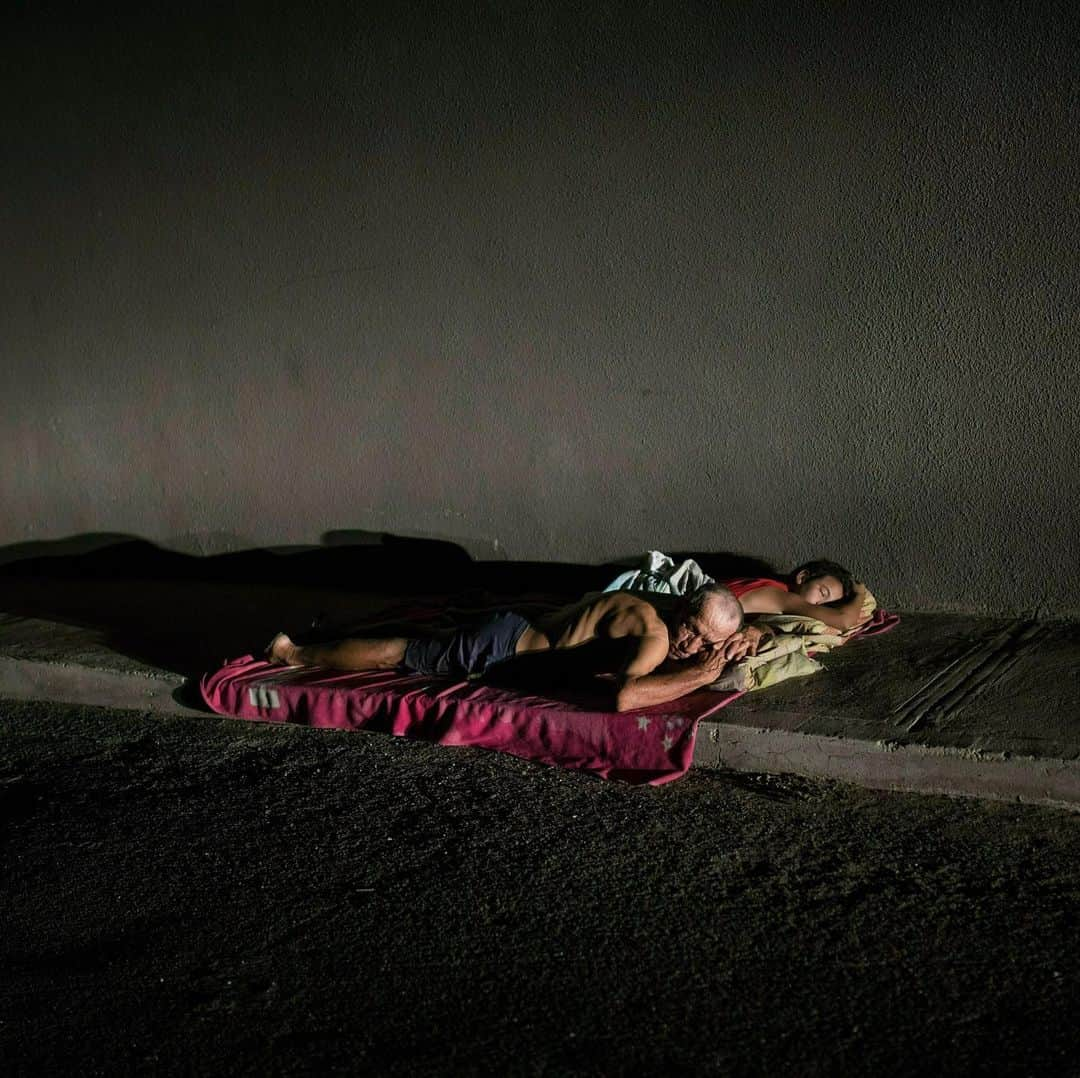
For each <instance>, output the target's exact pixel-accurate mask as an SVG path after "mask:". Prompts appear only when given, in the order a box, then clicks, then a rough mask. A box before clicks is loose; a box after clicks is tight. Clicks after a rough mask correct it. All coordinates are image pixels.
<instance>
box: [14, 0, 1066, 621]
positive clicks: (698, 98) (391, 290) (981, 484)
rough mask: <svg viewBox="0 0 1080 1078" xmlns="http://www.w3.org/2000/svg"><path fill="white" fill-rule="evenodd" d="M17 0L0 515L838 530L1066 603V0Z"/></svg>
mask: <svg viewBox="0 0 1080 1078" xmlns="http://www.w3.org/2000/svg"><path fill="white" fill-rule="evenodd" d="M24 6H25V7H26V8H28V9H32V10H28V11H25V12H23V13H22V14H16V15H12V16H9V21H8V23H7V31H8V32H7V45H6V55H5V63H4V65H3V68H4V70H3V73H2V74H0V78H2V79H3V80H4V82H3V87H2V89H3V108H4V109H5V112H6V119H5V128H4V131H5V134H4V141H5V144H6V145H5V151H6V152H5V154H4V160H3V162H2V165H0V177H2V196H3V197H2V201H0V221H2V230H3V231H2V234H3V243H2V247H0V303H2V326H3V333H2V336H0V350H2V364H3V365H2V372H0V379H2V384H0V389H2V393H0V416H2V435H0V438H2V443H0V451H2V455H0V499H2V506H3V513H2V514H0V543H3V544H10V543H17V542H24V541H26V540H33V539H53V538H58V537H60V536H65V535H70V534H77V533H83V532H92V531H101V530H109V531H123V532H130V533H133V534H137V535H141V536H144V537H146V538H150V539H154V540H158V541H162V542H166V543H169V544H172V545H175V546H176V547H178V548H180V549H186V550H196V551H211V550H214V551H216V550H222V549H239V548H244V547H246V546H250V545H256V544H264V543H272V544H286V543H305V542H318V541H319V537H320V535H321V533H322V532H324V531H326V530H329V529H335V528H359V529H373V530H382V529H386V530H391V531H395V532H398V533H402V534H423V535H434V536H441V537H446V538H454V539H457V540H459V541H461V542H462V543H463V544H464V545H466V546H467V547H468V548H469V549H470V550H472V551H473V552H474V553H475V554H478V555H486V556H492V555H493V554H497V555H498V556H507V557H511V558H538V559H548V558H550V559H565V560H584V561H593V560H601V559H605V558H610V557H615V556H619V555H625V554H629V553H634V552H636V551H639V550H641V549H643V548H646V547H652V546H657V547H661V548H669V549H671V548H682V549H714V550H721V549H735V550H741V551H746V552H754V553H757V554H760V555H763V556H766V557H768V558H771V559H774V560H775V561H777V562H778V563H780V564H785V563H791V562H792V561H793V560H795V559H799V558H802V557H803V556H807V555H821V554H827V555H831V556H833V557H835V558H837V559H839V560H842V561H845V562H848V563H850V564H851V565H852V566H853V568H855V569H856V570H857V572H858V573H859V574H861V575H862V576H864V578H865V579H867V580H868V581H869V582H870V583H871V585H872V586H873V587H874V588H875V589H876V590H877V591H879V593H881V594H883V595H884V596H886V597H888V599H889V600H890V601H891V602H893V603H896V604H917V605H922V606H928V607H935V606H944V607H953V608H958V609H963V608H977V609H985V610H994V611H1007V610H1009V611H1011V610H1022V609H1032V608H1034V607H1035V606H1036V605H1037V604H1040V603H1041V604H1043V609H1045V610H1050V611H1056V612H1062V611H1068V610H1076V609H1080V574H1078V573H1077V571H1076V569H1077V562H1078V558H1077V554H1078V543H1077V516H1078V513H1077V508H1076V504H1077V500H1078V493H1080V491H1078V485H1080V480H1078V476H1077V470H1076V468H1075V466H1074V463H1073V462H1074V458H1075V455H1076V448H1075V445H1076V441H1077V433H1078V432H1077V426H1078V421H1077V409H1076V403H1077V373H1076V357H1077V351H1078V345H1080V332H1078V315H1077V297H1078V287H1077V286H1078V284H1080V271H1078V268H1077V251H1078V243H1077V241H1078V238H1080V229H1078V227H1077V226H1078V201H1077V191H1078V190H1080V169H1078V161H1080V156H1078V149H1080V146H1078V142H1080V134H1078V132H1080V125H1078V122H1077V120H1078V104H1080V95H1078V81H1077V70H1078V69H1077V64H1076V60H1075V57H1076V51H1075V47H1076V38H1075V35H1074V33H1073V26H1072V25H1071V16H1070V15H1069V14H1068V12H1069V7H1068V6H1067V5H1064V4H1062V5H1052V4H1027V5H1019V4H1017V5H1012V4H1009V5H1006V4H981V3H980V4H970V5H954V4H927V5H925V7H924V8H923V9H922V10H921V11H920V12H918V13H913V12H903V13H902V12H901V11H900V9H893V8H890V7H889V6H888V5H882V4H845V5H837V4H830V3H821V4H814V5H794V4H768V3H763V2H751V3H743V4H716V5H709V4H690V3H685V4H670V3H664V4H652V5H642V6H640V7H636V8H635V9H634V10H635V14H632V15H629V16H628V15H626V14H625V12H626V11H627V10H628V8H627V5H625V4H622V3H618V4H616V3H611V4H601V3H588V4H583V5H565V6H564V5H558V4H554V3H542V2H541V3H536V4H524V3H522V4H513V3H500V4H490V5H488V4H479V3H473V4H449V5H447V4H444V5H431V6H430V7H428V6H426V5H421V6H409V5H392V6H391V7H390V8H389V9H388V11H387V12H380V11H378V10H376V9H372V8H369V7H363V5H350V6H351V7H353V8H355V9H356V10H354V11H352V12H350V11H349V10H348V9H347V8H346V7H341V8H324V9H322V10H321V12H320V13H318V14H314V13H312V12H311V11H310V10H308V8H307V6H306V5H293V8H294V10H293V11H292V12H291V13H283V12H280V11H279V12H276V13H275V12H273V11H271V9H270V7H269V6H267V5H259V7H258V8H257V9H252V11H250V12H245V11H243V10H238V9H232V10H231V11H230V13H228V14H222V13H211V14H202V15H193V14H191V10H190V9H188V11H187V12H186V13H185V14H176V15H175V16H174V17H171V18H169V19H163V18H161V17H158V18H155V19H151V18H149V17H146V16H136V17H133V18H124V19H120V18H111V17H108V16H103V15H102V14H101V13H100V12H95V13H94V14H93V15H84V16H82V17H81V21H72V19H71V18H70V17H68V16H60V15H50V14H49V13H48V11H47V8H46V7H44V6H40V5H24ZM578 9H580V10H578ZM435 10H438V11H439V12H440V14H439V15H438V16H437V17H433V16H432V15H431V14H430V13H431V12H432V11H435Z"/></svg>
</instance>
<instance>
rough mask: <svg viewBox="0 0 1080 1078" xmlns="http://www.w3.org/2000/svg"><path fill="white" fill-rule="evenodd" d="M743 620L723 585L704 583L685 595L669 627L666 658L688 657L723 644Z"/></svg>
mask: <svg viewBox="0 0 1080 1078" xmlns="http://www.w3.org/2000/svg"><path fill="white" fill-rule="evenodd" d="M742 622H743V610H742V607H741V606H740V605H739V600H738V599H736V598H735V596H734V595H732V594H731V592H730V591H728V589H727V588H725V587H724V586H723V585H722V584H705V585H703V586H702V587H700V588H698V589H697V590H696V591H694V592H691V593H690V594H689V595H688V596H686V598H685V600H684V601H683V604H682V606H681V608H680V609H679V611H678V613H677V614H676V617H675V622H674V624H673V625H671V626H670V627H669V636H670V644H669V648H668V658H671V659H687V658H689V657H690V656H691V655H696V654H697V653H698V652H699V651H701V650H703V649H704V648H709V647H714V646H715V645H717V644H722V643H723V642H724V641H725V640H727V638H728V637H729V636H731V634H732V633H736V632H738V631H739V629H740V628H742Z"/></svg>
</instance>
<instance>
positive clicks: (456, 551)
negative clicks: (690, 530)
mask: <svg viewBox="0 0 1080 1078" xmlns="http://www.w3.org/2000/svg"><path fill="white" fill-rule="evenodd" d="M324 540H325V543H326V545H324V546H320V547H310V546H308V547H287V548H274V549H254V550H245V551H239V552H235V553H229V554H218V555H211V556H205V557H199V556H195V555H190V554H183V553H179V552H177V551H172V550H166V549H164V548H162V547H160V546H157V545H156V544H154V543H151V542H148V541H147V540H145V539H140V538H138V537H135V536H130V535H89V534H88V535H81V536H72V537H70V538H68V539H64V540H58V541H55V542H41V543H25V544H19V545H18V546H13V547H7V548H0V612H4V613H8V614H16V615H21V616H24V617H37V618H47V619H50V620H53V621H58V622H62V623H65V624H69V625H78V626H83V627H86V628H92V629H95V630H98V631H100V632H102V633H103V634H104V637H105V641H106V643H107V645H108V646H109V647H110V648H112V649H113V650H114V651H116V652H118V653H120V654H122V655H126V656H128V657H130V658H132V659H136V660H138V661H140V662H145V663H149V664H151V665H153V666H157V667H160V668H163V669H166V670H173V671H175V672H177V673H180V674H183V675H185V676H187V677H191V676H194V675H197V674H199V673H201V672H203V671H205V670H207V669H210V668H213V667H216V666H218V665H220V663H221V662H222V661H223V660H224V659H226V658H233V657H236V656H239V655H244V654H249V653H257V652H258V651H259V650H260V649H261V648H262V647H263V646H264V645H265V643H266V642H267V640H268V639H269V638H270V636H271V635H272V634H273V633H274V632H276V631H278V630H280V629H285V630H287V631H289V632H290V633H293V634H294V635H298V636H305V635H306V636H308V637H327V636H333V635H340V633H341V631H343V630H345V629H346V628H347V627H348V626H351V625H356V624H359V623H368V622H370V621H371V619H372V617H373V616H377V614H378V612H379V611H381V610H386V609H387V607H392V606H395V605H396V606H398V607H399V611H398V612H399V613H400V607H401V604H402V603H403V602H405V603H406V604H407V603H408V601H409V600H410V599H418V598H420V597H423V598H424V599H425V600H428V599H432V600H434V601H435V603H436V604H437V603H438V601H439V599H440V597H453V601H454V603H455V604H456V605H459V606H466V607H470V606H471V607H474V608H483V607H484V606H486V605H492V606H495V605H497V604H500V603H505V604H507V605H511V606H512V605H513V601H514V599H515V598H519V599H522V600H526V599H528V598H530V597H531V598H532V599H533V600H534V601H535V600H536V599H538V598H540V597H543V598H544V599H547V600H559V599H566V600H569V599H573V598H575V597H578V596H580V595H582V594H584V593H585V592H588V591H595V590H600V589H602V588H603V587H605V586H606V585H607V584H608V583H609V582H610V581H611V580H612V579H613V578H614V576H616V575H617V574H618V573H619V572H621V571H622V570H623V569H624V568H625V567H626V564H627V561H626V560H623V561H620V562H611V563H606V564H602V565H581V564H573V563H565V562H527V561H480V560H474V559H473V558H471V557H470V556H469V554H468V553H467V552H466V551H465V550H464V549H462V548H461V547H460V546H458V545H457V544H455V543H450V542H446V541H442V540H435V539H416V538H408V537H403V536H397V535H392V534H389V533H382V534H375V533H364V532H332V533H327V535H326V536H324ZM674 556H675V557H676V558H683V557H693V558H695V559H696V560H697V561H698V562H699V563H700V564H701V565H702V567H703V568H704V569H705V571H706V572H708V573H710V574H711V575H713V576H716V577H720V578H723V577H725V576H744V575H758V574H760V573H762V572H766V571H768V566H766V565H765V564H764V563H762V562H760V561H758V560H756V559H753V558H748V557H745V556H743V555H738V554H725V553H715V552H705V551H690V552H679V553H677V554H675V555H674ZM631 560H633V559H631ZM523 612H525V611H524V610H523ZM394 624H395V623H393V622H392V621H391V622H388V623H386V625H385V626H384V629H383V630H380V631H382V632H384V633H385V635H391V632H392V629H393V627H394ZM397 624H400V623H397Z"/></svg>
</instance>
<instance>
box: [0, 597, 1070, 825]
mask: <svg viewBox="0 0 1080 1078" xmlns="http://www.w3.org/2000/svg"><path fill="white" fill-rule="evenodd" d="M125 584H126V587H127V588H128V589H129V590H128V591H126V592H124V593H123V594H119V595H118V593H117V590H116V589H117V585H116V583H115V582H112V583H110V582H101V581H98V582H79V583H78V585H77V586H75V585H73V584H72V582H70V581H41V580H36V581H19V582H12V581H7V582H5V585H4V589H3V591H4V594H5V596H7V597H10V599H11V606H9V609H10V608H11V607H12V606H14V608H16V609H19V610H21V611H24V612H25V611H26V610H27V609H30V608H32V609H34V610H35V611H40V610H42V609H46V610H50V611H62V612H63V617H58V616H56V615H55V614H53V615H50V616H46V617H41V616H26V614H25V613H21V614H5V615H0V696H2V697H9V698H16V699H48V700H55V701H58V702H67V703H80V704H92V705H99V706H105V707H122V708H132V709H139V710H148V711H151V712H161V713H170V714H189V715H199V714H206V713H205V712H204V711H201V710H198V703H197V691H194V692H193V685H192V679H193V675H194V674H195V672H196V671H197V670H200V669H209V668H210V667H212V666H213V665H215V663H216V662H218V661H221V660H223V659H225V658H226V657H234V656H235V655H237V654H243V653H244V652H245V651H250V650H251V644H250V641H251V640H252V639H254V640H263V639H268V638H269V635H270V633H271V632H272V630H273V629H275V628H279V627H281V626H286V625H296V624H298V619H302V618H304V617H307V618H308V620H310V614H311V611H317V612H327V611H329V612H330V615H331V616H334V615H335V614H337V615H342V614H344V613H345V612H348V613H351V614H352V615H354V616H359V615H360V614H361V613H362V612H363V610H364V608H365V598H364V597H358V596H356V595H347V594H342V593H340V592H334V593H329V592H328V593H317V592H313V591H310V590H305V591H298V590H296V589H293V590H290V591H287V592H286V591H282V590H278V591H274V590H273V589H266V588H261V589H258V590H257V593H256V592H255V591H253V590H252V589H250V588H247V589H237V590H234V591H232V592H230V591H229V589H227V588H224V587H223V586H222V585H220V584H206V583H202V584H200V583H197V582H190V581H189V582H184V583H183V584H182V585H180V586H178V585H177V584H176V583H175V582H172V583H169V582H165V583H161V582H131V581H128V582H125ZM95 588H97V589H99V590H98V592H97V593H96V594H95V590H94V589H95ZM76 592H77V595H75V593H76ZM31 595H32V596H33V599H34V601H33V602H31V601H30V598H29V597H30V596H31ZM366 602H367V603H369V604H370V607H371V608H377V607H378V606H379V605H385V603H386V599H385V598H382V599H378V598H374V599H372V598H368V599H367V600H366ZM106 607H107V608H108V610H109V612H110V615H109V616H108V617H105V616H104V615H102V614H101V613H100V611H101V610H102V609H105V608H106ZM271 610H272V611H273V612H274V616H273V618H271V616H270V615H269V613H268V612H269V611H271ZM95 611H96V614H95ZM285 611H288V615H287V616H286V614H285ZM193 619H199V620H198V627H196V621H195V620H193ZM95 620H96V621H97V623H98V624H99V625H105V626H107V627H106V628H93V627H87V626H88V624H89V625H91V626H92V625H93V623H94V621H95ZM71 622H76V624H71ZM226 622H229V623H230V627H229V630H228V633H227V634H226V633H224V632H223V630H224V628H225V623H226ZM299 623H302V621H301V622H299ZM239 634H245V638H246V640H247V643H246V644H245V645H243V646H241V644H240V643H239V640H240V638H241V637H240V635H239ZM196 636H197V637H198V639H197V640H196V643H197V644H198V646H197V647H195V648H194V650H193V651H192V650H190V649H189V650H187V651H183V650H182V649H181V648H180V642H190V641H192V639H193V638H194V637H196ZM230 637H231V639H230ZM215 649H216V650H215ZM210 655H213V656H214V658H213V660H212V661H208V656H210ZM824 663H825V665H826V670H825V672H824V673H820V674H816V675H814V676H812V677H809V678H804V679H799V680H797V681H790V682H786V683H783V684H781V685H778V686H775V687H773V688H770V689H766V690H763V691H761V692H758V693H753V694H749V695H747V696H744V697H742V698H741V699H739V700H737V701H735V702H734V703H732V704H730V705H729V706H728V707H726V708H724V709H723V711H721V712H719V713H717V715H716V716H715V717H714V718H713V719H711V720H708V721H706V722H703V723H702V725H701V730H700V733H699V737H698V744H697V751H696V753H695V765H697V766H701V767H724V768H731V769H736V770H742V771H752V772H789V773H795V774H800V775H806V776H810V777H827V778H832V779H839V780H842V781H845V782H852V783H856V784H859V785H863V786H869V787H873V788H878V789H896V790H910V791H917V792H924V793H936V794H953V795H966V796H976V797H989V798H999V799H1016V800H1022V801H1027V802H1035V803H1042V804H1051V805H1060V806H1067V807H1070V808H1080V625H1078V624H1077V623H1074V622H1060V621H1048V622H1021V621H1009V620H1005V619H994V618H978V617H965V616H958V615H940V614H906V615H904V616H903V620H902V622H901V624H900V625H899V626H898V627H897V628H896V629H894V630H893V631H892V632H890V633H886V634H884V635H882V636H878V637H872V638H868V639H862V640H856V641H853V642H852V643H850V644H849V645H847V646H846V647H844V648H842V649H840V650H838V651H836V652H833V653H831V654H829V655H827V656H825V657H824ZM193 705H194V706H193Z"/></svg>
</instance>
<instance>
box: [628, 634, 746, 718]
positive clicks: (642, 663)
mask: <svg viewBox="0 0 1080 1078" xmlns="http://www.w3.org/2000/svg"><path fill="white" fill-rule="evenodd" d="M667 649H668V638H667V634H666V633H665V634H664V636H663V637H659V636H655V637H654V636H645V637H642V638H641V641H640V644H639V646H638V650H637V652H636V654H634V655H633V656H632V657H631V659H630V662H629V663H628V664H627V666H626V669H625V670H624V671H623V673H622V674H621V675H620V677H619V682H620V684H619V688H618V691H617V692H616V694H615V710H616V711H635V710H637V709H638V708H642V707H649V706H651V705H652V704H666V703H667V702H668V701H669V700H675V699H677V698H678V697H680V696H685V695H686V694H687V693H690V692H693V691H694V690H695V689H700V688H702V687H704V686H705V685H711V684H712V683H713V682H714V681H715V680H716V679H717V678H718V677H719V676H720V675H721V673H722V672H723V670H724V666H725V665H726V664H727V656H726V654H725V647H724V645H723V644H721V645H720V646H719V647H717V648H709V649H707V650H705V651H702V652H699V653H698V654H697V655H695V656H693V657H692V658H690V659H685V660H683V661H682V662H679V663H672V664H671V666H670V667H668V668H665V669H662V670H658V669H657V667H660V666H661V665H662V664H663V663H664V660H665V659H666V658H667Z"/></svg>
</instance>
